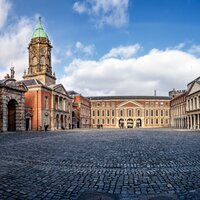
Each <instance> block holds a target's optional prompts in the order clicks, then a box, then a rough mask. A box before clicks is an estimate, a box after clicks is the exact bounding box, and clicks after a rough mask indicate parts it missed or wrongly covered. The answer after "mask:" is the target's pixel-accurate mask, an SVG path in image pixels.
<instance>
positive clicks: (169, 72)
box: [61, 49, 200, 96]
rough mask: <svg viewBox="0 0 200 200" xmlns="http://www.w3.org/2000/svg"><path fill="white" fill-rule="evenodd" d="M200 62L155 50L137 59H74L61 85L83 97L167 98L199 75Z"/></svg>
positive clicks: (184, 55) (170, 52) (172, 52)
mask: <svg viewBox="0 0 200 200" xmlns="http://www.w3.org/2000/svg"><path fill="white" fill-rule="evenodd" d="M199 66H200V59H199V58H197V57H195V56H193V55H191V54H189V53H187V52H183V51H181V50H159V49H152V50H151V51H150V52H149V53H147V54H146V55H143V56H140V57H137V58H127V59H119V58H105V57H104V58H101V59H100V60H81V59H74V60H73V61H72V62H71V63H70V64H69V65H68V66H66V67H65V72H66V75H65V76H63V77H62V79H61V82H62V83H63V84H64V85H65V86H66V88H67V89H74V90H77V91H78V92H80V93H82V94H83V95H89V96H94V95H153V94H154V90H155V89H156V90H157V95H168V91H169V90H171V89H172V88H174V87H175V88H177V89H184V88H186V84H187V83H188V82H190V81H192V80H193V79H194V78H196V77H197V76H198V74H200V68H199Z"/></svg>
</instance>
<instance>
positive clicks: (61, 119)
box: [60, 115, 64, 129]
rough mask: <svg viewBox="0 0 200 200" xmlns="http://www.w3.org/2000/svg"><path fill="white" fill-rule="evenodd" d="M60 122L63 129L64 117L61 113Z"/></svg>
mask: <svg viewBox="0 0 200 200" xmlns="http://www.w3.org/2000/svg"><path fill="white" fill-rule="evenodd" d="M60 122H61V129H64V119H63V115H61V117H60Z"/></svg>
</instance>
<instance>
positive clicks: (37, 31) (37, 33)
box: [32, 17, 48, 38]
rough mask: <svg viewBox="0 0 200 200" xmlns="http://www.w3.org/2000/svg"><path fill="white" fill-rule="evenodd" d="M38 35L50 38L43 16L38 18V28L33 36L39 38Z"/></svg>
mask: <svg viewBox="0 0 200 200" xmlns="http://www.w3.org/2000/svg"><path fill="white" fill-rule="evenodd" d="M38 37H41V38H48V35H47V34H46V33H45V31H44V29H43V27H42V22H41V17H39V19H38V23H37V26H36V30H35V31H34V33H33V36H32V38H38Z"/></svg>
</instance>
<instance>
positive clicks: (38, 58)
mask: <svg viewBox="0 0 200 200" xmlns="http://www.w3.org/2000/svg"><path fill="white" fill-rule="evenodd" d="M51 49H52V45H51V43H50V40H49V38H48V35H47V33H46V32H45V31H44V29H43V27H42V23H41V18H39V20H38V23H37V26H36V30H35V31H34V33H33V35H32V38H31V41H30V43H29V46H28V52H29V66H28V70H27V71H25V72H24V76H23V79H24V80H22V81H21V83H23V84H25V85H26V87H27V88H28V91H27V92H26V93H25V106H26V110H27V113H26V130H43V129H44V128H45V126H47V127H48V129H50V130H58V129H68V128H71V124H72V116H71V113H72V99H71V98H70V97H69V95H68V93H67V91H66V90H65V88H64V86H63V85H62V84H56V77H55V74H54V73H53V72H52V61H51Z"/></svg>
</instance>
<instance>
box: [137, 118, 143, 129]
mask: <svg viewBox="0 0 200 200" xmlns="http://www.w3.org/2000/svg"><path fill="white" fill-rule="evenodd" d="M141 126H142V120H141V119H137V120H136V127H137V128H139V127H141Z"/></svg>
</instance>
